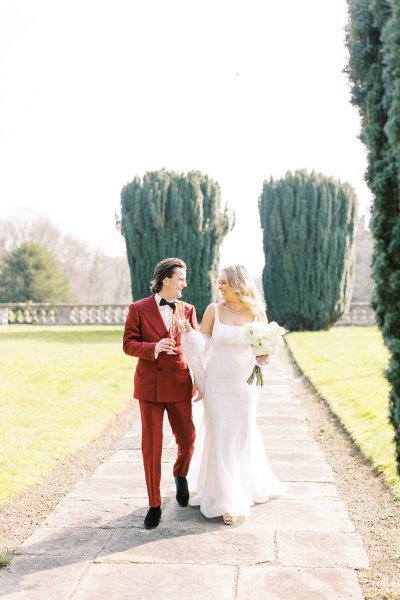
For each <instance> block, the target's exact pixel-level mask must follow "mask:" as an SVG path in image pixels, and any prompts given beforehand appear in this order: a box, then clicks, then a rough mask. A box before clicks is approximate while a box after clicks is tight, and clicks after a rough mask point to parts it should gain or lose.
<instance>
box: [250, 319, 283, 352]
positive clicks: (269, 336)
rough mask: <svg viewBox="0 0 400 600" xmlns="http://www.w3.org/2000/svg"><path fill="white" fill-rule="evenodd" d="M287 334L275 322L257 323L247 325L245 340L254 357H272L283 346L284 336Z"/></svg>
mask: <svg viewBox="0 0 400 600" xmlns="http://www.w3.org/2000/svg"><path fill="white" fill-rule="evenodd" d="M285 333H286V331H285V329H284V328H283V327H281V326H280V325H278V323H276V322H275V321H273V322H272V323H265V322H264V321H255V322H253V323H247V324H246V325H245V331H244V340H245V342H246V344H247V346H248V347H249V348H250V349H251V351H252V353H253V354H254V356H263V355H264V354H269V356H272V355H273V354H275V353H276V352H277V351H278V349H279V348H280V347H281V346H283V338H282V336H283V335H284V334H285Z"/></svg>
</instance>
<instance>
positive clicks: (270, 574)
mask: <svg viewBox="0 0 400 600" xmlns="http://www.w3.org/2000/svg"><path fill="white" fill-rule="evenodd" d="M255 598H257V599H260V600H261V599H265V600H363V595H362V593H361V590H360V587H359V585H358V582H357V577H356V575H355V573H354V571H352V570H350V569H300V568H294V567H292V568H291V567H266V568H263V567H243V568H242V569H240V572H239V580H238V591H237V600H254V599H255Z"/></svg>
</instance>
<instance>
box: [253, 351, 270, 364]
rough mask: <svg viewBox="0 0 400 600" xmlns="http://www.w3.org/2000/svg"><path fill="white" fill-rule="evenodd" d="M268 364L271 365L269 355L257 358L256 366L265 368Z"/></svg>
mask: <svg viewBox="0 0 400 600" xmlns="http://www.w3.org/2000/svg"><path fill="white" fill-rule="evenodd" d="M268 363H269V355H268V354H264V355H263V356H257V358H256V365H258V366H259V367H263V366H264V365H267V364H268Z"/></svg>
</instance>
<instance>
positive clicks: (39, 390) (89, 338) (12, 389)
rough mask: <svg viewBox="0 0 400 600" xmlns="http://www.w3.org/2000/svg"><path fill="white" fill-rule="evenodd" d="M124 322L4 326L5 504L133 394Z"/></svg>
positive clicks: (0, 371)
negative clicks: (114, 324)
mask: <svg viewBox="0 0 400 600" xmlns="http://www.w3.org/2000/svg"><path fill="white" fill-rule="evenodd" d="M134 365H135V361H134V359H132V358H130V357H127V356H125V355H124V354H123V351H122V327H114V326H109V327H101V326H77V327H75V326H74V327H36V326H30V325H26V326H24V325H15V326H9V327H8V328H7V329H3V330H0V389H1V394H0V448H1V453H0V505H1V504H4V503H5V502H7V501H8V500H10V499H11V498H12V496H13V495H14V494H16V493H18V492H20V491H21V490H23V489H24V488H25V487H26V486H30V485H33V484H35V483H36V482H37V481H38V480H40V478H41V477H43V476H44V475H46V474H48V473H49V472H50V471H51V470H52V469H53V468H54V467H55V465H56V463H57V461H58V460H59V459H60V458H62V457H65V456H66V455H68V454H70V453H72V452H74V451H76V450H79V448H80V447H82V446H84V445H85V444H86V443H87V442H89V441H90V440H92V439H94V438H95V437H96V435H97V434H98V433H100V432H101V430H102V429H103V428H104V426H105V425H106V424H107V422H108V421H109V420H110V419H111V418H112V417H113V415H115V414H116V413H118V412H119V411H121V410H122V409H123V408H124V406H125V405H126V403H127V401H128V399H129V398H130V397H131V395H132V381H133V368H134Z"/></svg>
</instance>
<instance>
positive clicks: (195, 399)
mask: <svg viewBox="0 0 400 600" xmlns="http://www.w3.org/2000/svg"><path fill="white" fill-rule="evenodd" d="M202 399H203V394H202V393H201V391H200V390H199V388H198V387H197V385H196V384H194V386H193V402H198V401H199V400H202Z"/></svg>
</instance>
